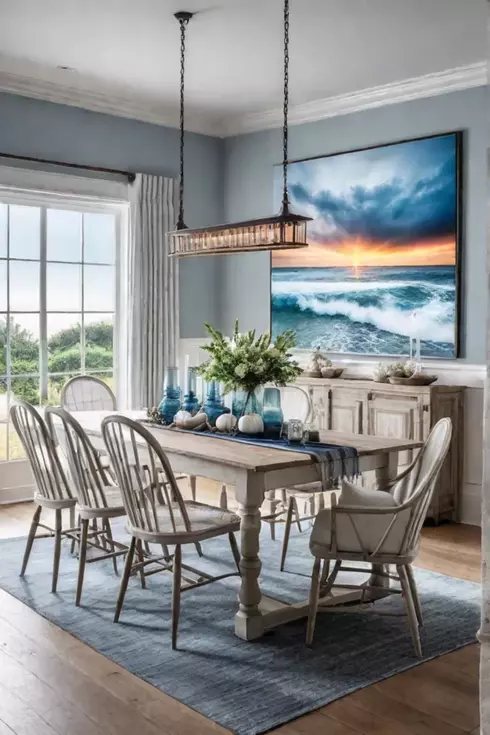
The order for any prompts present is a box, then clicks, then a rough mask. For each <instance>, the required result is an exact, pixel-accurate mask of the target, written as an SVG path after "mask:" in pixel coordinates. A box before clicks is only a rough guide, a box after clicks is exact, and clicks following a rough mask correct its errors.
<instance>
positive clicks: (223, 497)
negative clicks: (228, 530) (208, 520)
mask: <svg viewBox="0 0 490 735" xmlns="http://www.w3.org/2000/svg"><path fill="white" fill-rule="evenodd" d="M219 507H220V508H221V510H228V490H227V488H226V485H221V492H220V494H219Z"/></svg>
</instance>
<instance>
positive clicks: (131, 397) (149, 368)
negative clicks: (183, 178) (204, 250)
mask: <svg viewBox="0 0 490 735" xmlns="http://www.w3.org/2000/svg"><path fill="white" fill-rule="evenodd" d="M177 193H178V186H177V184H176V182H175V180H174V179H168V178H163V177H161V176H148V175H146V174H138V175H137V176H136V180H135V182H134V184H133V191H132V196H131V218H130V219H131V230H130V242H129V258H128V268H129V272H128V318H129V324H128V405H129V407H130V408H146V407H150V406H154V405H157V404H158V402H159V401H160V398H161V395H162V387H163V378H164V372H165V368H166V367H171V366H173V365H176V361H177V350H178V343H179V272H178V259H177V258H169V257H168V252H167V239H166V233H167V232H168V231H169V230H173V229H174V226H175V221H176V219H175V214H176V196H177Z"/></svg>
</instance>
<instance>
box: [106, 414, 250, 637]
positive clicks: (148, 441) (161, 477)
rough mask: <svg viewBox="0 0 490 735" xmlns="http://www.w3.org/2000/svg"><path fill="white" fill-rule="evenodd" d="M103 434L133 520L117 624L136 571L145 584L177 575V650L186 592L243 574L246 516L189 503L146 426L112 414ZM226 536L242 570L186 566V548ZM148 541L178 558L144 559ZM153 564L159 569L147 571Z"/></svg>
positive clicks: (174, 616)
mask: <svg viewBox="0 0 490 735" xmlns="http://www.w3.org/2000/svg"><path fill="white" fill-rule="evenodd" d="M102 436H103V438H104V442H105V444H106V447H107V451H108V453H109V457H110V459H111V463H112V466H113V467H114V470H115V472H116V476H117V479H118V484H119V487H120V488H121V492H122V497H123V502H124V506H125V508H126V512H127V516H128V523H127V531H128V533H129V534H130V536H131V545H130V547H129V551H128V555H127V558H126V565H125V568H124V575H123V578H122V581H121V588H120V592H119V598H118V601H117V606H116V613H115V616H114V621H115V622H117V621H118V620H119V615H120V613H121V609H122V606H123V602H124V597H125V594H126V589H127V586H128V580H129V577H130V575H131V572H139V573H140V575H141V578H142V581H143V585H144V584H145V577H146V576H148V575H150V574H154V573H155V572H157V571H171V572H172V574H173V593H172V648H176V646H177V630H178V623H179V614H180V596H181V592H182V591H185V590H187V589H193V588H195V587H200V586H202V585H204V584H208V583H209V582H213V581H216V580H218V579H224V578H225V577H229V576H233V575H236V574H237V573H238V574H239V573H240V566H239V563H240V555H239V552H238V546H237V542H236V539H235V536H234V532H235V531H238V530H239V528H240V518H239V516H237V515H235V514H234V513H229V512H227V511H223V510H222V509H221V508H214V507H212V506H209V505H203V504H201V503H196V502H194V501H184V499H183V497H182V495H181V492H180V490H179V487H178V485H177V482H176V480H175V477H174V474H173V471H172V468H171V467H170V464H169V461H168V459H167V456H166V455H165V452H164V451H163V449H162V447H161V446H160V445H159V443H158V442H157V440H156V439H155V437H154V436H153V435H152V434H151V433H150V432H149V431H148V430H147V429H146V428H145V427H144V426H142V425H141V424H138V423H136V422H135V421H132V420H131V419H129V418H127V417H124V416H117V415H116V416H107V417H106V418H105V419H103V421H102ZM160 495H163V496H164V498H165V501H166V502H165V505H161V504H160V503H159V502H158V497H159V496H160ZM225 534H227V535H228V538H229V542H230V546H231V550H232V553H233V557H234V560H235V563H236V566H237V569H238V572H233V573H232V574H222V575H220V576H218V577H212V576H210V575H208V574H206V573H204V572H200V571H199V572H198V571H197V570H195V569H192V568H191V567H188V566H186V565H184V564H182V546H183V545H185V544H196V543H200V542H202V541H205V540H206V539H210V538H216V537H217V536H223V535H225ZM143 543H149V544H158V545H162V544H163V545H164V546H168V545H172V546H175V551H174V555H173V557H170V558H169V557H166V556H165V555H164V556H163V557H161V558H157V557H151V558H149V559H144V558H143V551H142V544H143ZM135 549H136V550H137V552H138V561H137V562H136V563H134V561H133V560H134V554H135ZM148 565H156V566H155V568H153V569H150V570H148V571H146V568H147V566H148ZM182 570H185V571H187V572H190V574H191V575H193V577H191V579H190V580H189V579H188V578H187V579H186V578H185V577H184V579H186V581H188V584H187V585H186V586H185V587H182V578H183V574H182ZM196 575H197V581H196V579H195V578H196Z"/></svg>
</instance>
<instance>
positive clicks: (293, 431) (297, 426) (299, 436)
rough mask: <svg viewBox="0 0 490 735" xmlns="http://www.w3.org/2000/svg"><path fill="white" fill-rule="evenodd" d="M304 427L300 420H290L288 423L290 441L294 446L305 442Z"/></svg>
mask: <svg viewBox="0 0 490 735" xmlns="http://www.w3.org/2000/svg"><path fill="white" fill-rule="evenodd" d="M303 435H304V425H303V422H302V421H301V420H300V419H289V421H288V441H289V442H291V443H293V444H299V443H300V442H302V441H303Z"/></svg>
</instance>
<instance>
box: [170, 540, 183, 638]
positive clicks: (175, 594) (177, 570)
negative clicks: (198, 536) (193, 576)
mask: <svg viewBox="0 0 490 735" xmlns="http://www.w3.org/2000/svg"><path fill="white" fill-rule="evenodd" d="M181 578H182V547H181V546H180V544H177V546H176V547H175V554H174V575H173V586H172V648H173V649H174V650H175V649H176V648H177V631H178V628H179V616H180V585H181Z"/></svg>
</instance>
